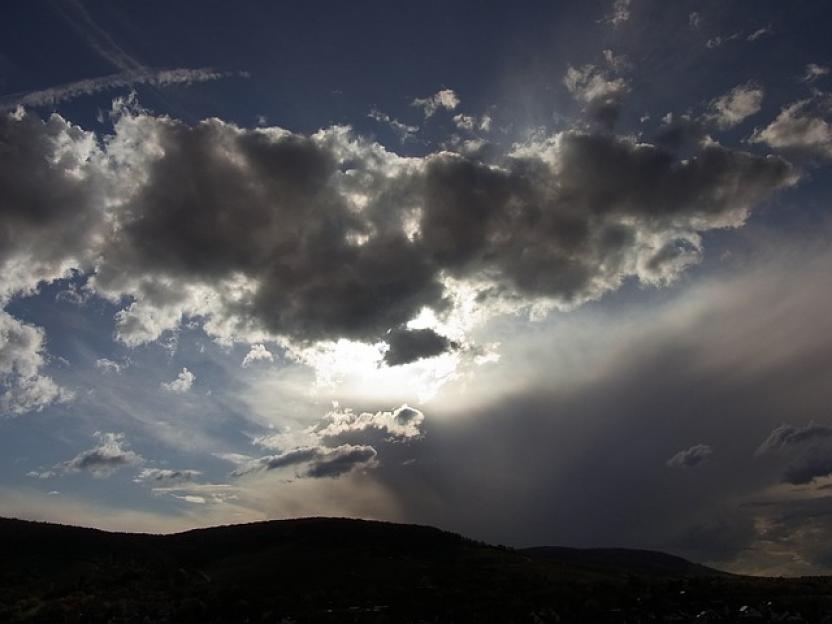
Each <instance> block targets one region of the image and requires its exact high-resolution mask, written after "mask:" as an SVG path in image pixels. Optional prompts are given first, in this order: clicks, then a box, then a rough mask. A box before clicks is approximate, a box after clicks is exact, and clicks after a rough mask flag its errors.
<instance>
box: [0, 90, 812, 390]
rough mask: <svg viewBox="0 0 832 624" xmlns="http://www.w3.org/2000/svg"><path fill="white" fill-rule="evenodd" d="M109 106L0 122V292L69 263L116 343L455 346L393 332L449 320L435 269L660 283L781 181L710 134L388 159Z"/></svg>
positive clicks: (341, 134)
mask: <svg viewBox="0 0 832 624" xmlns="http://www.w3.org/2000/svg"><path fill="white" fill-rule="evenodd" d="M579 82H580V81H579ZM590 82H592V81H590ZM576 84H577V83H576ZM581 84H583V83H581ZM592 84H594V82H592ZM584 87H586V88H587V89H590V87H591V85H584ZM584 87H582V88H584ZM593 89H594V87H592V88H591V89H590V90H591V91H592V90H593ZM593 92H594V91H593ZM441 93H442V92H440V94H441ZM582 93H583V91H582ZM605 93H606V91H605ZM440 94H437V95H440ZM587 97H588V96H587ZM605 97H606V96H605ZM436 101H437V102H439V104H441V105H442V106H446V107H449V106H450V105H451V104H452V102H451V100H450V99H449V96H448V97H446V96H442V97H439V98H438V99H437V100H436ZM593 101H594V96H593ZM605 101H606V100H605ZM443 102H444V104H443ZM439 104H437V105H439ZM113 120H114V130H113V134H111V135H109V136H105V137H100V136H97V135H95V134H93V133H91V132H87V131H84V130H82V129H81V128H78V127H77V126H74V125H72V124H70V123H68V122H67V121H65V120H64V119H63V118H61V117H59V116H58V115H52V116H51V117H50V118H49V119H48V120H46V121H43V120H41V119H39V118H38V117H36V116H34V115H32V114H30V113H25V112H22V111H20V110H18V111H15V112H14V113H9V114H6V115H5V116H3V117H2V119H0V136H2V140H3V142H2V145H3V146H4V147H3V149H4V150H6V151H9V152H10V153H11V154H12V155H13V158H10V159H8V162H9V163H11V166H10V167H6V168H4V169H3V171H2V172H0V197H2V198H3V202H2V206H3V209H2V212H0V242H2V243H3V244H2V245H0V265H1V266H2V269H3V270H4V272H5V274H7V275H14V276H15V277H14V278H13V279H12V280H11V281H5V282H4V291H3V293H4V296H5V297H7V298H8V297H10V296H12V295H13V294H14V293H19V292H26V291H31V289H33V288H35V287H36V286H37V284H38V283H39V282H41V281H50V280H54V279H56V278H58V277H61V276H66V275H68V273H69V271H71V270H77V271H81V272H83V273H86V274H88V275H90V278H89V280H88V282H87V286H86V288H87V291H88V292H94V293H96V294H98V295H100V296H103V297H105V298H107V299H109V300H110V301H112V302H113V303H114V304H116V305H118V306H121V309H120V311H119V312H118V313H117V315H116V336H117V338H118V339H119V340H121V341H122V342H123V343H125V344H126V345H128V346H136V345H139V344H143V343H146V342H150V341H154V340H156V339H158V338H159V337H160V336H161V335H162V333H163V332H164V331H166V330H172V329H176V328H177V327H179V325H180V323H182V322H183V321H184V320H186V319H197V320H198V322H200V323H201V324H202V325H203V327H204V328H205V330H206V331H207V332H208V333H209V334H210V335H212V336H214V337H215V338H216V339H218V340H221V341H224V342H232V341H247V342H250V343H252V344H254V343H259V342H261V341H263V340H264V339H270V340H278V341H282V342H283V343H284V344H294V345H296V346H303V345H311V344H314V343H316V342H320V341H336V340H339V339H343V338H346V339H350V340H357V341H362V342H366V343H370V344H374V343H381V344H383V343H385V342H387V345H388V347H387V350H386V354H387V355H386V356H385V357H386V363H387V364H388V365H390V366H394V365H397V364H402V363H407V362H410V361H413V360H415V359H419V358H424V357H431V356H434V355H437V354H439V353H441V352H442V351H443V350H448V349H452V348H455V347H456V346H457V345H456V343H454V342H452V341H451V340H449V339H446V338H444V337H443V336H441V335H439V334H438V333H436V332H435V331H433V330H431V329H422V330H417V331H404V330H403V329H402V328H403V327H405V326H406V324H407V323H408V322H409V321H411V320H413V319H414V318H415V317H417V316H418V315H419V314H420V313H421V312H422V311H423V310H424V309H425V308H427V309H430V310H432V311H433V313H435V314H437V315H439V317H440V318H441V317H442V315H447V314H449V313H451V312H453V305H454V304H453V302H454V289H453V286H452V285H451V284H452V282H453V283H456V284H464V285H467V286H468V287H469V288H473V289H474V290H475V291H476V292H478V293H479V294H478V296H479V297H480V300H481V301H482V302H483V303H484V304H489V302H490V303H491V304H494V305H501V303H500V302H502V303H503V304H504V303H506V302H511V305H513V306H515V307H518V306H519V307H523V306H540V305H543V306H548V307H552V306H555V307H561V308H568V307H573V306H575V305H579V304H581V303H583V302H585V301H588V300H592V299H596V298H598V297H600V296H601V295H603V294H604V293H606V292H608V291H611V290H614V289H616V288H618V287H619V285H620V284H621V283H622V282H623V281H624V280H626V279H628V278H636V279H638V280H639V281H641V282H642V283H645V284H663V283H667V282H670V281H672V280H673V279H675V277H676V276H677V275H678V274H679V272H680V271H682V270H683V269H684V268H685V267H687V266H689V265H690V264H693V263H695V262H697V261H698V260H699V258H700V255H701V251H702V250H701V238H700V236H701V233H702V232H704V231H707V230H711V229H714V228H725V227H736V226H739V225H741V224H742V223H743V222H744V221H745V219H746V218H747V216H748V214H749V212H750V211H751V209H752V208H753V207H754V206H755V205H757V204H758V203H760V202H763V201H765V200H766V199H768V198H769V197H770V196H771V195H772V193H773V192H775V191H776V190H778V189H780V188H783V187H786V186H789V185H790V184H792V183H794V181H795V180H796V174H795V172H794V171H793V170H792V168H791V167H790V166H789V164H788V163H787V162H786V161H784V160H782V159H779V158H776V157H763V156H757V155H753V154H750V153H747V152H742V151H737V150H733V149H729V148H726V147H723V146H721V145H718V144H716V143H713V142H711V143H707V144H703V145H702V146H701V147H700V148H699V150H698V152H697V153H696V154H694V155H693V157H691V158H688V159H685V160H678V159H677V158H676V157H675V156H674V155H673V154H672V153H671V152H668V151H665V150H664V149H663V148H661V147H658V146H656V145H651V144H647V143H638V142H635V141H634V140H632V139H631V138H627V137H617V136H615V135H612V134H609V133H606V132H601V133H593V132H586V131H578V130H567V131H563V132H559V133H556V134H553V135H551V136H549V137H545V138H542V139H538V140H534V141H530V142H526V143H522V144H517V145H515V146H514V148H513V150H512V151H511V153H509V154H506V155H504V156H503V157H501V158H500V159H499V161H498V162H483V161H481V160H479V159H478V158H477V157H476V156H465V155H461V154H456V153H451V152H437V153H433V154H429V155H427V156H425V157H421V158H404V157H401V156H398V155H396V154H394V153H392V152H389V151H387V150H386V149H384V148H383V147H382V146H380V145H378V144H377V143H373V142H370V141H368V140H366V139H364V138H362V137H361V136H358V135H355V134H354V133H353V132H351V131H350V129H349V128H346V127H331V128H328V129H325V130H321V131H319V132H317V133H315V134H313V135H310V136H304V135H299V134H294V133H291V132H288V131H286V130H281V129H278V128H258V129H244V128H240V127H238V126H235V125H233V124H229V123H225V122H223V121H221V120H218V119H209V120H206V121H203V122H201V123H199V124H197V125H194V126H190V125H186V124H184V123H182V122H180V121H177V120H174V119H171V118H169V117H165V116H156V115H153V114H150V113H148V112H146V111H144V110H142V109H140V108H139V107H138V106H137V105H136V104H135V103H134V102H131V101H127V102H124V101H118V102H117V103H116V104H115V107H114V112H113ZM449 280H450V281H449ZM486 307H487V306H486ZM173 383H175V384H178V385H177V386H176V388H174V386H173V385H170V384H169V387H170V389H172V390H175V389H178V388H180V386H181V387H182V388H183V389H186V388H184V385H183V384H185V383H186V380H185V381H182V382H181V383H179V382H173ZM188 385H189V384H188Z"/></svg>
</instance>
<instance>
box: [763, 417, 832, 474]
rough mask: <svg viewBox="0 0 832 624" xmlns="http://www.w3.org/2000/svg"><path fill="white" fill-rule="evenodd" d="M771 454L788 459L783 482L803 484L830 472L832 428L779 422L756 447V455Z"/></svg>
mask: <svg viewBox="0 0 832 624" xmlns="http://www.w3.org/2000/svg"><path fill="white" fill-rule="evenodd" d="M772 454H774V455H780V456H784V457H787V458H788V462H789V463H788V465H787V466H786V467H785V469H784V472H783V481H784V482H785V483H791V484H793V485H802V484H805V483H810V482H811V481H813V480H814V479H816V478H817V477H825V476H827V475H829V474H832V427H829V426H828V425H820V424H817V423H814V422H810V423H809V424H807V425H804V426H802V427H800V426H797V427H796V426H793V425H786V424H783V425H780V426H779V427H777V428H776V429H774V431H772V432H771V434H769V436H768V438H766V439H765V440H764V441H763V443H762V444H760V446H759V447H758V448H757V455H772Z"/></svg>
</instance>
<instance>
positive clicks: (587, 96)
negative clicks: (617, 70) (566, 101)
mask: <svg viewBox="0 0 832 624" xmlns="http://www.w3.org/2000/svg"><path fill="white" fill-rule="evenodd" d="M563 84H564V85H565V86H566V88H567V89H568V90H569V92H570V93H571V94H572V95H573V97H574V98H575V99H576V100H577V101H578V102H581V103H583V104H584V105H585V107H586V111H587V113H589V115H590V116H591V117H592V118H594V119H596V120H598V121H600V122H601V123H602V124H603V125H605V126H607V127H611V126H612V125H613V124H614V123H615V121H616V120H617V119H618V115H619V112H620V108H621V105H622V102H623V100H624V96H625V95H627V93H629V92H630V87H629V85H628V84H627V81H626V80H624V78H620V77H618V78H614V77H612V76H610V75H609V74H607V72H606V71H604V70H603V69H601V68H599V67H597V66H596V65H592V64H587V65H584V66H582V67H572V66H571V65H570V66H569V68H568V69H567V70H566V75H565V76H564V77H563Z"/></svg>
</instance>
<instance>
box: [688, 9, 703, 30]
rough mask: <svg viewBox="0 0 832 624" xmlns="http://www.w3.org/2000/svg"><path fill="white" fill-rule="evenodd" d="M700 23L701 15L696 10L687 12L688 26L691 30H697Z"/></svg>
mask: <svg viewBox="0 0 832 624" xmlns="http://www.w3.org/2000/svg"><path fill="white" fill-rule="evenodd" d="M701 24H702V16H701V15H700V14H699V13H698V12H697V11H692V12H691V13H689V14H688V26H690V29H691V30H697V29H698V28H699V26H700V25H701Z"/></svg>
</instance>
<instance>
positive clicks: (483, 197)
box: [0, 0, 832, 575]
mask: <svg viewBox="0 0 832 624" xmlns="http://www.w3.org/2000/svg"><path fill="white" fill-rule="evenodd" d="M831 19H832V6H829V5H828V3H825V2H819V1H816V2H811V1H808V0H797V1H795V2H790V3H784V2H779V1H767V0H761V1H759V2H755V3H753V4H751V3H747V2H731V1H729V2H726V1H724V0H719V1H716V0H714V1H708V0H689V1H679V2H673V3H668V2H661V1H659V0H598V1H581V2H577V1H574V2H555V1H548V2H515V3H510V4H506V3H503V2H500V3H496V2H495V3H491V2H476V3H473V2H471V3H467V2H430V1H429V2H421V3H410V4H407V3H401V4H400V5H398V6H395V5H394V3H389V2H366V3H359V4H355V3H319V2H303V3H294V2H286V3H266V2H253V1H248V2H246V1H241V2H235V3H233V5H232V4H229V3H224V2H185V1H181V2H164V3H163V2H157V1H155V0H149V1H147V2H142V3H134V2H126V1H122V0H114V1H110V2H93V1H91V0H53V1H32V2H26V3H13V4H8V5H5V6H3V8H2V9H0V268H1V269H2V272H1V273H0V275H2V277H0V514H2V515H4V516H14V517H20V518H28V519H35V520H49V521H55V522H62V523H69V524H78V525H84V526H95V527H100V528H105V529H111V530H130V531H146V532H172V531H178V530H184V529H189V528H193V527H199V526H209V525H217V524H229V523H237V522H248V521H255V520H264V519H274V518H289V517H297V516H320V515H326V516H349V517H362V518H374V519H383V520H392V521H399V522H412V523H420V524H430V525H435V526H439V527H441V528H444V529H448V530H452V531H456V532H460V533H463V534H465V535H467V536H470V537H473V538H477V539H482V540H486V541H489V542H492V543H500V544H506V545H509V546H532V545H563V546H579V547H594V546H595V547H600V546H616V547H634V548H653V549H660V550H664V551H667V552H671V553H675V554H679V555H682V556H686V557H689V558H691V559H693V560H696V561H698V562H703V563H708V564H712V565H716V566H718V567H721V568H723V569H726V570H731V571H736V572H743V573H751V574H767V575H799V574H818V573H832V547H830V544H832V522H830V520H832V413H830V399H831V398H832V315H830V314H829V310H830V305H832V288H830V286H832V283H830V277H829V276H830V275H832V244H830V241H832V238H830V237H831V236H832V218H830V209H829V203H830V199H831V198H832V181H830V177H829V175H828V173H829V166H830V164H832V73H830V68H832V44H830V42H829V37H828V27H827V25H828V24H829V23H830V20H831Z"/></svg>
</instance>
